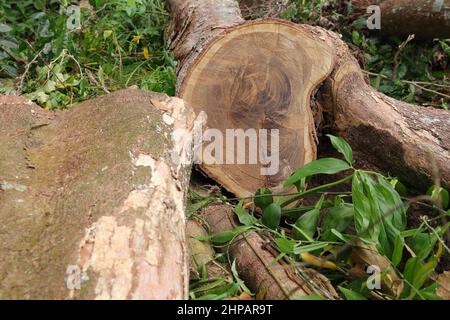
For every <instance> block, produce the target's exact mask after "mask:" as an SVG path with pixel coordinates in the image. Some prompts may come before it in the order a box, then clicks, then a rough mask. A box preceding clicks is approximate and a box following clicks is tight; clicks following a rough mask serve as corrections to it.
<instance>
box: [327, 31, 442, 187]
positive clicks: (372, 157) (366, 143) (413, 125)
mask: <svg viewBox="0 0 450 320" xmlns="http://www.w3.org/2000/svg"><path fill="white" fill-rule="evenodd" d="M323 33H324V34H327V35H328V36H327V38H328V39H329V40H330V41H331V43H333V47H334V48H335V52H336V60H335V61H336V63H335V66H334V70H333V73H332V74H331V76H330V77H329V78H328V79H327V80H326V81H325V83H324V86H323V87H322V88H321V91H320V97H321V99H320V100H321V101H322V106H323V107H324V109H325V111H327V112H329V113H330V114H331V115H332V117H331V118H332V124H333V126H334V129H335V132H337V133H338V134H340V135H342V136H344V137H345V138H346V139H347V140H348V141H349V143H350V144H351V146H352V147H353V148H354V149H355V150H356V151H358V152H360V153H361V154H363V155H364V156H365V158H366V159H367V160H368V161H370V162H372V163H375V164H377V166H378V167H380V168H381V169H383V170H384V171H385V172H387V173H390V174H392V175H394V176H398V177H400V178H401V180H402V181H403V182H406V183H408V184H409V185H411V186H415V187H417V189H424V188H427V187H429V185H430V184H431V183H433V182H434V181H436V179H437V178H440V180H441V183H442V184H443V185H445V186H447V187H448V186H450V112H448V111H445V110H440V109H435V108H425V107H419V106H415V105H411V104H408V103H404V102H401V101H398V100H395V99H392V98H390V97H387V96H386V95H384V94H381V93H379V92H377V91H376V90H375V89H374V88H372V87H371V86H370V85H368V84H367V83H366V82H365V80H364V76H363V73H362V72H361V69H360V67H359V65H358V62H357V61H356V59H355V58H354V57H353V56H352V55H351V53H350V51H349V49H348V47H347V45H346V44H345V43H344V42H343V41H342V40H340V38H339V37H338V36H337V35H336V34H335V33H331V32H327V31H323ZM324 36H325V35H324Z"/></svg>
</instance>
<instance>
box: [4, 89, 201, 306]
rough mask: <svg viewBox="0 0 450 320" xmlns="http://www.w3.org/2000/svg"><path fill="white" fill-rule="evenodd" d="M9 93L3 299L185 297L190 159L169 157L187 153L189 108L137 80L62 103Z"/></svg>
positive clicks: (6, 139)
mask: <svg viewBox="0 0 450 320" xmlns="http://www.w3.org/2000/svg"><path fill="white" fill-rule="evenodd" d="M10 101H11V99H8V98H2V99H0V182H1V189H0V220H1V221H2V223H1V232H0V257H1V259H0V260H1V261H2V262H1V264H0V298H2V299H16V298H25V299H65V298H76V299H94V298H95V299H152V298H158V299H182V298H186V297H187V291H188V269H187V257H186V241H185V214H184V198H185V191H186V189H187V185H188V180H189V175H190V168H191V166H190V164H189V162H186V163H187V164H186V165H184V164H183V165H178V164H176V163H174V162H173V161H172V160H173V154H174V152H175V153H176V154H178V155H179V156H182V157H190V153H191V150H190V147H191V145H190V141H189V139H188V136H189V132H190V130H191V129H192V125H193V121H194V116H193V113H192V112H191V110H190V108H188V107H187V106H185V105H184V102H183V101H182V100H180V99H177V98H169V97H167V96H165V95H161V94H153V93H144V92H141V91H138V90H123V91H119V92H116V93H113V94H110V95H106V96H103V97H100V98H97V99H94V100H90V101H88V102H84V103H81V104H79V105H77V106H75V107H73V108H72V109H70V110H69V111H65V112H58V113H50V112H46V111H45V110H42V109H40V108H38V107H37V106H35V105H33V104H30V103H29V102H27V101H24V100H21V101H17V102H16V103H13V104H12V103H11V102H10ZM2 102H3V103H2ZM174 128H184V129H186V132H187V133H188V134H187V136H186V140H184V141H174V139H173V136H172V135H171V133H172V132H173V130H174Z"/></svg>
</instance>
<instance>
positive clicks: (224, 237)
mask: <svg viewBox="0 0 450 320" xmlns="http://www.w3.org/2000/svg"><path fill="white" fill-rule="evenodd" d="M250 228H251V227H250V226H239V227H236V228H234V229H233V230H227V231H224V232H220V233H216V234H213V235H212V236H209V237H206V239H204V238H203V237H198V239H199V240H211V241H212V242H213V243H216V244H225V243H227V242H230V241H231V240H233V239H234V238H235V237H236V236H238V235H240V234H241V233H243V232H245V231H247V230H249V229H250Z"/></svg>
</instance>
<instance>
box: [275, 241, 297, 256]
mask: <svg viewBox="0 0 450 320" xmlns="http://www.w3.org/2000/svg"><path fill="white" fill-rule="evenodd" d="M275 244H276V245H277V247H278V249H280V251H281V252H282V253H286V254H290V253H294V247H295V241H293V240H289V239H286V238H277V239H275Z"/></svg>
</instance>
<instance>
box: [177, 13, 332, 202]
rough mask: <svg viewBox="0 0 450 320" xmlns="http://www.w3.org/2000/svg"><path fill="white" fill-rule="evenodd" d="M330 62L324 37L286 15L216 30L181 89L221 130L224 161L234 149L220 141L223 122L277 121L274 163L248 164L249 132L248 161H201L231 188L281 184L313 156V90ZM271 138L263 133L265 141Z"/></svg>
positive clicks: (241, 125)
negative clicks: (271, 167) (268, 168)
mask: <svg viewBox="0 0 450 320" xmlns="http://www.w3.org/2000/svg"><path fill="white" fill-rule="evenodd" d="M332 66H333V53H332V50H331V48H330V47H329V46H328V45H327V44H326V42H325V41H323V40H318V39H315V38H314V35H313V34H311V33H310V32H308V31H307V30H305V29H303V28H299V27H297V26H296V25H294V24H291V23H287V22H283V21H279V20H264V21H258V22H249V23H245V24H243V25H239V26H237V27H234V28H230V29H228V30H227V31H226V32H224V33H222V34H221V35H220V36H218V37H216V38H215V39H214V40H213V41H212V42H211V43H210V44H209V45H208V46H207V47H206V48H204V50H203V51H202V53H201V54H200V55H199V56H198V57H197V58H196V59H195V61H194V63H192V64H191V65H190V67H189V69H188V72H187V74H186V76H185V77H184V80H183V82H182V84H181V88H180V91H179V95H180V97H182V98H183V99H184V100H185V101H186V102H187V103H189V104H190V105H192V106H193V107H194V109H195V111H196V113H197V114H198V113H200V112H201V111H204V112H206V114H207V116H208V121H207V126H208V127H209V128H214V129H218V130H220V131H221V132H222V133H223V137H224V143H223V146H224V147H223V159H224V161H225V160H226V158H227V152H232V151H234V153H235V154H236V153H237V152H238V151H237V150H230V148H225V147H226V142H229V141H225V140H226V130H227V129H243V130H247V129H255V130H259V129H267V130H273V129H278V130H279V168H278V169H279V170H278V171H277V172H276V174H274V175H262V174H261V168H262V167H263V166H264V165H263V164H262V163H261V161H260V157H258V163H257V164H249V162H250V159H249V157H248V153H249V147H250V145H249V140H248V139H246V142H245V152H246V161H245V162H246V164H236V159H235V160H234V163H233V164H214V165H211V164H202V165H201V168H202V169H203V170H204V171H205V172H206V173H207V174H208V175H210V176H211V177H213V178H214V179H216V180H217V181H219V182H220V183H221V184H223V185H224V186H225V187H226V188H227V189H228V190H229V191H231V192H233V193H235V194H236V195H238V196H247V195H249V194H253V193H254V192H255V190H256V189H258V188H259V187H262V186H269V187H275V186H277V185H279V184H280V182H282V181H283V180H285V179H286V178H287V177H289V175H290V174H291V173H292V172H293V170H295V169H297V168H298V167H300V166H302V165H303V164H304V163H307V162H309V161H311V160H313V159H315V158H316V141H315V128H314V122H313V119H312V113H311V109H310V96H311V93H312V91H313V90H314V89H315V88H316V86H317V85H318V84H319V83H320V82H322V81H323V80H324V79H325V78H326V76H327V75H328V74H329V73H330V72H331V70H332ZM268 133H275V132H274V131H268ZM259 138H261V136H260V137H259ZM258 140H259V139H258ZM271 142H272V141H271V139H268V140H267V146H268V148H269V149H270V147H271ZM208 144H209V142H206V143H205V144H204V145H205V146H206V145H208ZM236 145H237V141H235V146H236ZM293 146H294V147H293ZM226 149H227V150H226ZM235 149H236V148H235ZM258 149H259V148H258ZM239 151H241V152H242V150H239ZM258 151H259V150H258ZM271 151H273V152H276V150H271ZM269 154H270V152H269ZM228 156H230V155H228ZM258 156H259V155H258ZM228 158H229V159H230V157H228ZM204 160H206V159H204Z"/></svg>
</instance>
